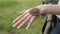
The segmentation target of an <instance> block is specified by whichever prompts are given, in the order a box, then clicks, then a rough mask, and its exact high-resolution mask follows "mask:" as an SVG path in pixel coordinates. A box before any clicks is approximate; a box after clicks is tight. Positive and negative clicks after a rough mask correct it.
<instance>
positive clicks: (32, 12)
mask: <svg viewBox="0 0 60 34" xmlns="http://www.w3.org/2000/svg"><path fill="white" fill-rule="evenodd" d="M29 13H30V14H32V16H38V15H39V14H40V12H39V9H38V8H33V9H32V10H30V11H29Z"/></svg>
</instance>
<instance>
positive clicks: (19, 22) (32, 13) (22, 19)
mask: <svg viewBox="0 0 60 34" xmlns="http://www.w3.org/2000/svg"><path fill="white" fill-rule="evenodd" d="M41 14H59V15H60V5H39V6H36V7H34V8H31V9H28V10H26V11H23V12H21V15H20V16H18V17H17V18H16V19H15V20H13V27H17V29H20V28H21V27H22V26H23V25H24V24H25V23H26V22H27V21H28V22H29V23H28V25H27V27H26V29H29V27H30V26H31V24H32V22H33V21H34V20H35V19H36V18H37V16H38V15H41Z"/></svg>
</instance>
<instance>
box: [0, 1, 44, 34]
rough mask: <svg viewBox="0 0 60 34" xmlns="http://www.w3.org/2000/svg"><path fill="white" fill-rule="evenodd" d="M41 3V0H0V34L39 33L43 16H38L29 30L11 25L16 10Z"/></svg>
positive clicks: (16, 14)
mask: <svg viewBox="0 0 60 34" xmlns="http://www.w3.org/2000/svg"><path fill="white" fill-rule="evenodd" d="M40 4H41V0H0V34H41V29H42V25H43V22H44V21H43V18H42V17H38V18H37V19H36V20H35V21H34V22H33V24H32V26H31V28H30V29H29V30H25V26H24V27H23V28H22V29H19V30H18V29H16V28H13V27H12V25H13V24H12V21H13V20H14V19H15V18H16V17H17V16H19V14H18V12H20V11H22V10H26V9H29V8H32V7H35V6H37V5H40Z"/></svg>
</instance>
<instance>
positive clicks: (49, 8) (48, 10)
mask: <svg viewBox="0 0 60 34" xmlns="http://www.w3.org/2000/svg"><path fill="white" fill-rule="evenodd" d="M37 8H38V9H40V13H41V14H54V15H60V5H40V6H37Z"/></svg>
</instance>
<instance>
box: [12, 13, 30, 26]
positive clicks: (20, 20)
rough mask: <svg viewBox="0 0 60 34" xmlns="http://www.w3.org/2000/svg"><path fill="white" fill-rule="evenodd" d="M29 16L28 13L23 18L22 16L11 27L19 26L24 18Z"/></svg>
mask: <svg viewBox="0 0 60 34" xmlns="http://www.w3.org/2000/svg"><path fill="white" fill-rule="evenodd" d="M28 16H29V13H27V14H26V15H25V16H23V17H22V18H21V19H19V20H18V21H17V22H16V23H15V24H14V25H13V27H16V26H17V25H19V23H21V22H22V21H24V20H25V18H26V17H28Z"/></svg>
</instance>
